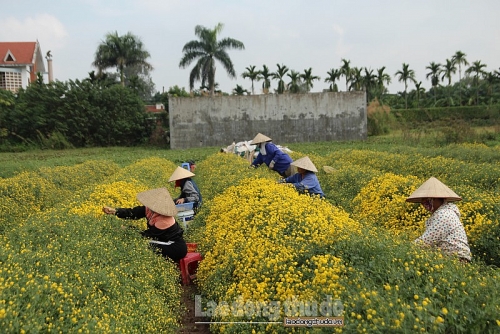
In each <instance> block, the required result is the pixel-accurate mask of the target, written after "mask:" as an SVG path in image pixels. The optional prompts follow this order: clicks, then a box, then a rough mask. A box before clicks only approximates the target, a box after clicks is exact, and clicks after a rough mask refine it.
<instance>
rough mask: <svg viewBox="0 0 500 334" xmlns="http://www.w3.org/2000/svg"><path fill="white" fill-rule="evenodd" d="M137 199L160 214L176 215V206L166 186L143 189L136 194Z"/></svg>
mask: <svg viewBox="0 0 500 334" xmlns="http://www.w3.org/2000/svg"><path fill="white" fill-rule="evenodd" d="M137 200H138V201H139V202H141V203H142V204H143V205H144V206H147V207H148V208H150V209H151V210H152V211H154V212H156V213H159V214H160V215H164V216H175V215H177V208H176V207H175V203H174V200H173V199H172V197H171V196H170V193H169V192H168V190H167V188H157V189H152V190H147V191H143V192H141V193H138V194H137Z"/></svg>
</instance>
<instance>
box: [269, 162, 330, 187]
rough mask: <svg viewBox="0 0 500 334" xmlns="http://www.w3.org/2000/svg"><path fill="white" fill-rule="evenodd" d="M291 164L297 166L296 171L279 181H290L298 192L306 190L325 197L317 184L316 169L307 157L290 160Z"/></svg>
mask: <svg viewBox="0 0 500 334" xmlns="http://www.w3.org/2000/svg"><path fill="white" fill-rule="evenodd" d="M291 165H292V166H295V167H297V173H296V174H294V175H292V176H289V177H287V178H285V179H281V180H280V181H279V182H280V183H291V184H293V185H294V186H295V188H296V189H297V190H298V191H299V192H307V193H308V194H310V195H319V196H320V197H325V194H324V193H323V190H322V189H321V186H320V185H319V180H318V177H317V176H316V174H315V173H316V172H317V171H318V170H317V169H316V166H314V164H313V162H312V161H311V159H309V157H307V156H306V157H303V158H300V159H298V160H296V161H294V162H292V163H291Z"/></svg>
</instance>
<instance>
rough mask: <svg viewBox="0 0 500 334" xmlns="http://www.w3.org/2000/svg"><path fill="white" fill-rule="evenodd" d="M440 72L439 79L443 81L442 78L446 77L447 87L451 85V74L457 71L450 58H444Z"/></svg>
mask: <svg viewBox="0 0 500 334" xmlns="http://www.w3.org/2000/svg"><path fill="white" fill-rule="evenodd" d="M441 73H442V74H443V76H442V77H441V81H443V80H444V78H447V79H448V87H449V86H450V85H451V75H452V74H455V73H457V67H456V66H455V64H454V63H453V62H452V61H451V60H449V59H446V65H443V67H442V69H441Z"/></svg>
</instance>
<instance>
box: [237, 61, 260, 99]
mask: <svg viewBox="0 0 500 334" xmlns="http://www.w3.org/2000/svg"><path fill="white" fill-rule="evenodd" d="M245 70H246V72H243V73H242V74H241V76H242V77H243V78H244V79H246V78H248V79H250V80H251V81H252V95H254V94H255V91H254V87H253V82H254V81H259V80H260V71H259V70H255V66H253V65H251V66H248V67H247V68H245Z"/></svg>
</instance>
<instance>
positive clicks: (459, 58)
mask: <svg viewBox="0 0 500 334" xmlns="http://www.w3.org/2000/svg"><path fill="white" fill-rule="evenodd" d="M465 56H466V54H465V53H463V52H462V51H457V52H455V54H454V55H453V57H451V60H452V61H453V63H454V64H455V65H457V64H458V82H459V90H458V91H459V96H460V97H459V103H460V105H462V65H464V66H469V62H468V61H467V59H465Z"/></svg>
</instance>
